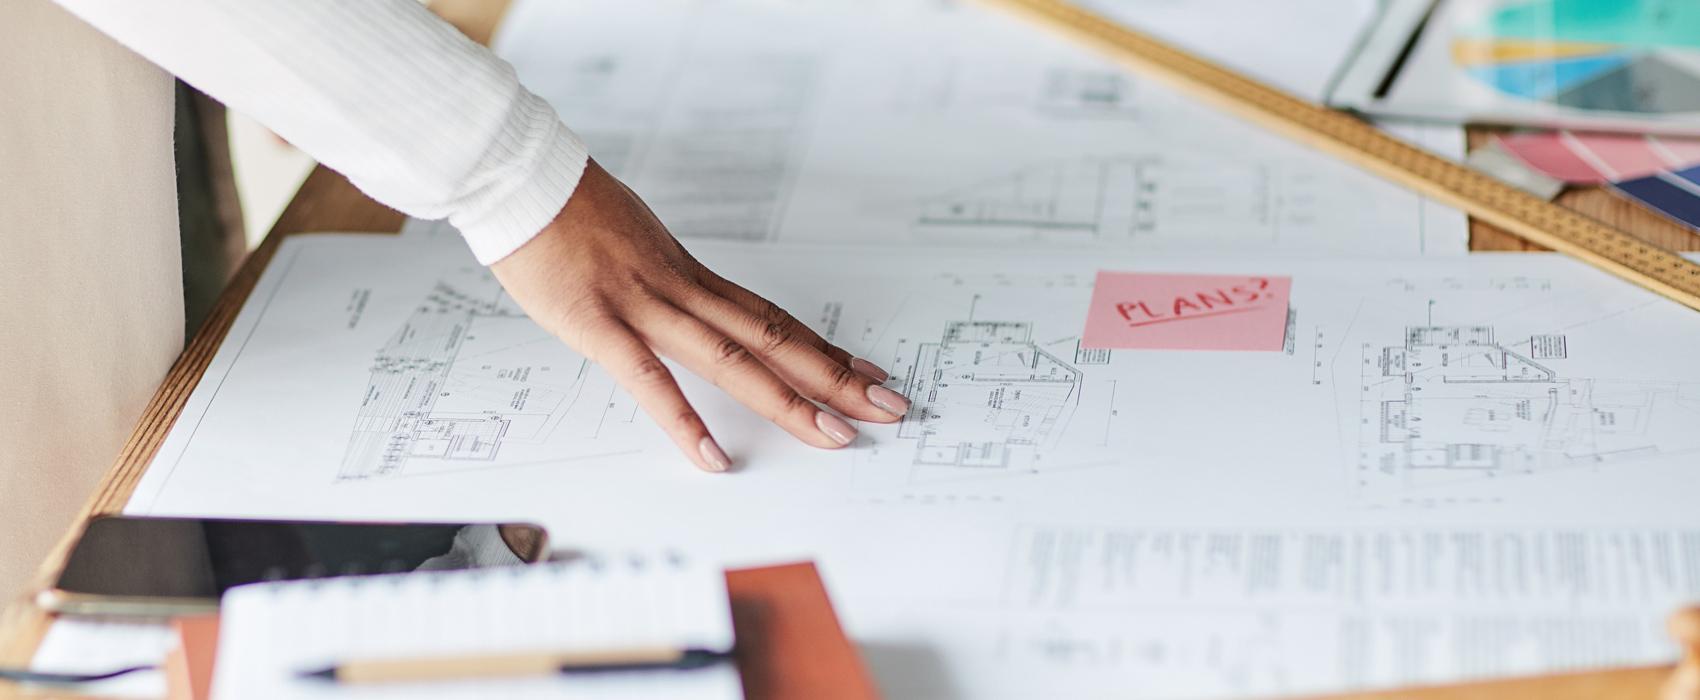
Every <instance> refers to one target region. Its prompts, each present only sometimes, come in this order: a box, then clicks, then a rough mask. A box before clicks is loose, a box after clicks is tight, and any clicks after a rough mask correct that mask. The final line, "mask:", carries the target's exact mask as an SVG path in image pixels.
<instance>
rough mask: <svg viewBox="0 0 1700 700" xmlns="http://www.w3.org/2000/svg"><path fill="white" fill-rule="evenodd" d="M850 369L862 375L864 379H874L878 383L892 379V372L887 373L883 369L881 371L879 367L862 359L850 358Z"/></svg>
mask: <svg viewBox="0 0 1700 700" xmlns="http://www.w3.org/2000/svg"><path fill="white" fill-rule="evenodd" d="M850 369H852V370H854V371H855V372H856V373H857V374H860V375H862V376H864V377H867V378H869V379H872V380H874V381H876V382H883V381H885V380H887V379H890V378H891V373H890V372H887V371H885V370H883V369H880V366H879V365H876V364H874V363H872V362H869V361H867V360H864V359H862V358H860V357H852V358H850Z"/></svg>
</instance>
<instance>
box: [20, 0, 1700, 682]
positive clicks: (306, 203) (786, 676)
mask: <svg viewBox="0 0 1700 700" xmlns="http://www.w3.org/2000/svg"><path fill="white" fill-rule="evenodd" d="M506 6H507V0H494V1H492V2H481V1H480V0H436V1H434V2H432V3H431V7H432V9H433V10H434V11H436V12H438V13H439V14H441V15H442V16H444V17H445V18H447V19H449V21H450V22H451V23H453V24H455V26H457V27H458V28H460V29H461V31H463V32H465V33H466V34H467V35H468V36H470V37H473V38H474V39H477V40H479V41H481V42H486V41H488V40H489V38H490V37H491V36H492V35H493V33H494V31H495V27H496V26H497V23H498V22H499V19H500V16H501V13H502V12H503V11H504V10H505V9H506ZM1491 133H1494V132H1493V131H1491V130H1484V129H1472V130H1471V143H1472V145H1474V144H1478V143H1480V142H1481V141H1482V140H1483V139H1485V138H1487V136H1488V135H1489V134H1491ZM1558 201H1559V202H1560V203H1561V204H1564V205H1565V206H1568V207H1570V208H1572V209H1575V210H1576V211H1578V212H1581V213H1583V214H1586V215H1589V216H1591V217H1594V218H1596V219H1598V220H1600V221H1602V222H1605V223H1607V224H1611V225H1614V226H1616V227H1618V228H1620V229H1622V230H1624V231H1626V232H1628V233H1630V234H1631V235H1634V236H1636V237H1638V238H1642V239H1643V240H1647V241H1650V242H1653V243H1656V244H1659V245H1661V246H1664V247H1667V248H1670V249H1674V250H1700V235H1696V234H1695V233H1693V232H1691V231H1689V230H1688V229H1686V228H1684V227H1682V226H1680V225H1678V224H1675V223H1672V222H1670V221H1669V220H1667V219H1665V218H1663V217H1662V216H1660V215H1658V214H1655V213H1652V212H1650V211H1647V210H1645V209H1643V208H1641V207H1640V206H1638V205H1636V204H1635V203H1633V202H1630V201H1628V200H1625V199H1622V198H1620V197H1617V196H1615V195H1613V194H1611V193H1610V192H1608V191H1604V190H1601V189H1598V188H1585V189H1581V190H1576V191H1571V192H1567V193H1565V194H1564V195H1562V196H1560V197H1559V199H1558ZM402 220H403V217H402V215H401V214H400V213H398V212H395V211H393V210H390V209H388V208H386V207H384V206H382V205H380V204H378V203H376V202H373V201H372V200H371V199H369V198H367V197H366V196H364V195H363V194H361V193H360V192H359V191H358V190H357V189H355V188H354V187H353V186H352V185H350V184H349V183H348V181H347V180H346V179H344V178H343V177H341V176H340V175H338V174H336V173H334V172H331V171H329V170H326V169H324V168H322V167H321V168H318V169H316V170H315V171H314V172H313V173H312V175H310V176H309V177H308V178H307V180H306V182H304V183H303V184H302V186H301V189H300V191H299V192H298V193H297V194H296V197H295V199H294V200H293V201H292V202H291V203H290V205H289V207H288V208H287V209H286V210H285V211H284V213H283V215H282V216H281V217H280V218H279V219H278V222H277V224H276V226H274V227H273V228H272V231H271V233H270V235H268V236H267V237H266V240H265V241H264V242H263V243H262V244H261V245H260V247H259V248H258V249H256V250H255V251H254V252H253V253H252V254H251V255H250V257H249V259H248V260H247V262H246V263H245V264H244V265H243V266H242V268H241V270H240V271H238V273H237V274H236V276H235V277H234V278H233V279H232V280H231V283H230V287H229V288H228V289H227V290H226V291H225V293H224V295H223V296H222V297H220V299H219V302H218V304H217V305H216V306H215V307H214V309H213V311H212V313H211V315H210V316H209V318H208V320H207V323H206V326H205V327H203V328H202V329H201V332H200V333H198V334H197V335H196V336H195V338H194V339H193V340H192V341H191V342H190V343H189V345H188V347H187V348H186V349H185V351H184V353H183V356H182V357H181V358H179V359H178V361H177V363H176V365H174V366H173V367H172V369H171V372H170V373H169V374H168V375H167V377H166V380H165V381H164V383H163V384H162V385H161V387H160V389H159V391H158V392H157V393H155V395H154V398H153V400H152V402H151V403H150V404H149V405H148V408H147V410H146V412H145V413H144V415H143V417H142V419H141V421H140V422H139V423H138V425H137V427H136V430H135V432H134V434H133V435H132V436H131V438H130V441H129V442H128V443H127V444H126V446H125V448H124V451H123V453H122V454H121V455H120V457H119V458H118V460H117V461H116V462H115V463H114V465H113V467H112V468H111V470H110V471H109V472H108V473H107V475H106V477H105V478H104V479H103V480H102V482H101V486H100V487H99V489H98V490H97V491H96V493H95V494H93V496H92V497H91V498H90V500H89V502H88V504H87V505H86V506H85V508H84V509H83V512H82V515H81V516H80V517H79V519H78V522H83V521H85V520H86V519H87V518H88V517H89V516H92V515H96V514H102V513H108V512H114V511H117V510H118V509H120V508H121V507H122V506H123V504H124V502H125V501H126V500H127V499H128V498H129V495H130V493H131V492H132V491H133V490H134V488H135V485H136V482H137V480H138V479H139V478H140V476H141V472H142V470H143V469H144V468H145V467H146V466H147V464H148V461H149V460H151V459H152V457H153V454H154V452H155V451H157V449H158V447H159V444H160V441H161V440H162V439H163V438H164V436H165V433H166V431H168V430H169V429H170V427H171V424H172V422H174V421H175V420H176V418H177V416H178V414H179V413H180V412H181V410H182V407H183V404H184V402H185V400H186V399H187V398H188V395H189V392H190V391H191V390H193V388H194V386H195V384H196V382H197V381H198V380H199V378H200V376H201V373H202V372H203V371H204V370H205V369H206V366H207V363H208V362H209V361H210V360H211V358H212V354H213V352H214V351H215V350H216V349H217V348H218V345H219V343H220V342H221V341H222V340H223V339H224V336H225V333H226V332H227V331H228V330H229V328H230V324H231V322H232V321H234V320H235V315H236V312H237V311H238V310H240V308H241V306H242V302H243V301H244V300H245V299H246V298H247V296H248V293H249V292H250V291H252V289H253V287H254V283H255V282H256V281H257V280H258V278H259V274H260V272H261V271H262V270H264V269H265V265H266V264H267V263H268V262H269V261H270V260H271V257H272V255H273V254H274V253H275V252H276V250H277V246H278V244H279V242H280V241H281V240H282V238H283V236H286V235H290V234H295V233H303V232H310V231H366V232H375V233H393V232H395V231H397V230H398V229H399V228H400V226H401V223H402ZM1470 233H1471V236H1470V248H1471V249H1472V250H1484V251H1485V250H1513V251H1526V250H1538V248H1537V247H1535V246H1532V245H1530V244H1527V243H1525V242H1523V241H1522V240H1521V239H1519V238H1516V237H1514V236H1512V235H1510V234H1508V233H1506V232H1504V231H1501V230H1499V229H1496V228H1494V227H1492V226H1488V225H1486V224H1482V223H1479V222H1471V231H1470ZM78 531H80V526H79V528H77V530H76V531H73V532H70V533H67V535H66V537H65V538H64V539H63V540H62V541H61V543H60V545H59V547H58V548H57V549H56V550H55V551H54V553H53V554H52V555H51V556H50V557H49V558H48V559H47V560H46V561H45V562H44V563H43V565H42V568H41V572H40V573H39V575H38V576H39V582H40V583H41V584H45V583H47V582H48V581H50V580H51V577H52V575H53V574H54V573H55V572H57V571H58V569H59V567H60V566H61V565H62V563H63V561H64V557H65V554H66V553H67V552H68V548H69V546H70V544H71V543H72V542H73V541H74V538H75V536H76V534H78ZM735 576H736V574H733V575H729V577H728V581H729V585H730V586H731V587H732V589H733V590H732V593H733V597H734V607H735V610H738V607H737V606H738V603H737V602H736V601H737V599H738V598H739V592H738V591H739V590H740V588H741V586H742V584H740V583H738V579H736V578H734V577H735ZM817 588H818V586H817ZM811 595H812V594H811ZM821 595H824V591H823V592H822V593H821ZM764 610H768V609H766V608H764V607H763V604H759V603H757V604H753V605H752V604H748V603H746V604H745V605H744V606H743V608H742V610H739V611H737V612H735V615H736V616H738V617H737V624H739V625H741V626H742V625H750V624H766V623H767V622H774V621H775V620H773V619H772V618H771V613H770V612H764ZM764 615H766V616H768V617H766V618H764V617H763V616H764ZM777 622H778V623H780V624H781V625H784V624H796V625H799V626H806V625H807V624H814V623H806V622H804V621H801V620H783V619H781V620H777ZM834 624H835V625H836V622H834ZM47 625H48V617H47V616H46V615H45V614H43V613H42V612H41V611H40V610H38V609H36V608H34V607H33V606H32V605H30V604H29V601H28V600H27V599H26V598H25V597H23V596H19V597H17V598H15V599H13V600H12V601H11V604H10V605H8V606H7V607H6V610H5V612H4V614H3V616H0V663H6V664H19V663H22V662H27V660H28V659H29V658H30V656H31V655H32V654H33V653H34V649H35V648H36V646H37V645H38V644H39V642H40V639H41V635H42V634H43V633H44V632H45V631H46V629H47ZM741 629H742V627H741ZM776 634H778V635H779V636H778V637H775V638H776V639H794V638H802V637H800V636H797V635H801V634H804V632H803V631H800V630H781V631H779V632H777V633H776ZM749 653H756V652H753V651H752V652H749ZM770 670H771V671H772V675H762V674H754V675H751V674H746V677H745V682H746V684H747V685H748V686H749V687H750V688H751V689H752V691H751V694H750V697H752V698H757V697H845V698H862V697H875V696H876V695H875V694H876V692H877V691H876V690H875V689H874V687H873V685H872V682H871V681H870V680H869V679H868V677H867V675H866V673H865V672H863V673H861V674H860V675H859V676H856V677H852V676H850V675H847V674H848V671H846V670H843V669H841V668H839V667H836V666H832V665H830V664H825V663H821V664H813V663H805V664H803V665H800V666H798V667H796V668H786V669H770ZM1669 670H1670V667H1669V666H1653V667H1642V668H1631V669H1622V670H1613V671H1604V672H1594V673H1578V674H1565V675H1555V676H1547V677H1541V678H1531V679H1516V680H1505V681H1494V682H1489V683H1475V684H1465V685H1456V686H1439V687H1430V688H1413V689H1409V690H1400V691H1391V692H1380V693H1360V694H1348V695H1339V696H1331V698H1330V699H1329V700H1343V699H1345V698H1352V699H1354V700H1478V699H1486V698H1494V699H1495V700H1500V699H1506V698H1509V699H1513V700H1523V699H1526V700H1571V699H1575V700H1582V699H1583V698H1587V699H1589V700H1619V699H1621V700H1628V699H1630V698H1637V699H1640V698H1651V697H1654V696H1655V695H1656V693H1657V689H1658V686H1659V685H1660V684H1661V683H1663V682H1664V679H1665V678H1666V677H1667V676H1668V675H1669ZM801 687H810V688H816V687H833V688H835V690H834V692H842V693H843V694H841V695H831V694H808V695H797V694H790V693H786V694H783V695H772V694H769V693H771V692H775V691H783V690H786V689H792V688H801ZM20 692H21V691H20V690H19V689H17V688H16V687H15V686H9V685H3V684H0V697H11V696H13V695H15V694H18V693H20ZM1130 694H1132V695H1137V691H1132V692H1130ZM27 697H29V698H41V697H69V696H68V695H66V694H65V693H64V692H63V691H57V692H54V691H37V692H31V693H29V694H28V695H27Z"/></svg>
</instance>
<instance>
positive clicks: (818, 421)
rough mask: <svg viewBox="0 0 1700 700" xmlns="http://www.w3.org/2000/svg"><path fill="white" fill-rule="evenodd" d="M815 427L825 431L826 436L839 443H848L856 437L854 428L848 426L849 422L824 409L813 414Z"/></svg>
mask: <svg viewBox="0 0 1700 700" xmlns="http://www.w3.org/2000/svg"><path fill="white" fill-rule="evenodd" d="M815 427H816V428H820V431H821V432H823V433H826V436H827V437H829V438H832V441H833V442H836V443H838V444H840V445H848V444H850V441H851V440H855V439H856V429H855V428H852V427H850V424H849V423H846V422H844V419H843V418H839V417H838V416H835V415H832V414H831V413H827V412H826V411H821V412H820V413H816V414H815Z"/></svg>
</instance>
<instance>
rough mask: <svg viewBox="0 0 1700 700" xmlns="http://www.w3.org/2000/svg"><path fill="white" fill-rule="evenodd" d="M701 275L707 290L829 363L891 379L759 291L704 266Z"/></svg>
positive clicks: (875, 378)
mask: <svg viewBox="0 0 1700 700" xmlns="http://www.w3.org/2000/svg"><path fill="white" fill-rule="evenodd" d="M701 276H702V281H703V286H705V287H708V288H709V290H711V291H713V292H714V293H716V294H719V295H720V296H721V297H724V298H726V299H728V300H730V301H731V302H732V303H734V304H736V305H738V307H740V308H742V309H743V310H744V311H745V312H747V313H750V314H752V315H754V316H755V317H757V318H759V319H764V320H766V321H767V323H777V324H780V325H781V326H783V327H784V328H785V329H786V331H787V332H789V333H790V335H791V336H793V337H795V338H797V339H799V340H801V341H802V342H803V343H804V344H805V345H807V346H809V347H812V348H814V349H815V350H818V351H820V352H821V354H823V355H825V356H826V357H827V358H828V359H830V360H832V361H833V362H835V363H838V364H840V365H843V366H845V367H848V368H850V369H852V370H854V371H855V372H856V373H858V374H861V375H863V376H866V377H867V378H868V379H871V380H873V381H874V382H876V383H882V382H884V381H885V380H887V379H890V378H891V374H890V373H889V372H886V371H885V370H883V369H880V367H879V365H876V364H874V363H872V362H869V361H867V360H864V359H862V358H860V357H854V356H852V355H851V354H850V353H849V352H846V351H845V350H844V349H843V348H840V347H838V346H836V345H833V344H832V343H828V342H826V339H825V338H822V337H820V334H818V333H815V331H814V329H812V328H809V327H808V326H806V325H803V323H802V322H801V321H798V320H797V319H796V317H794V316H792V315H791V314H789V313H786V312H785V310H784V309H782V308H779V305H778V304H775V303H773V302H771V301H768V300H767V299H765V298H763V297H762V296H761V295H760V294H756V293H755V292H752V291H750V290H748V289H744V288H743V287H741V286H738V285H737V284H736V283H733V282H732V281H730V280H728V279H726V278H724V277H721V276H720V275H717V274H714V272H713V271H711V270H708V269H706V268H705V269H703V270H702V272H701ZM764 325H765V324H764Z"/></svg>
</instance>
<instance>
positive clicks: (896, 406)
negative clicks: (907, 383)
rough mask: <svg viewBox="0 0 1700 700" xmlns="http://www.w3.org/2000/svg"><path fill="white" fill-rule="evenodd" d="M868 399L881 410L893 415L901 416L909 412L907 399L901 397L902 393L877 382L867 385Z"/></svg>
mask: <svg viewBox="0 0 1700 700" xmlns="http://www.w3.org/2000/svg"><path fill="white" fill-rule="evenodd" d="M868 401H869V402H871V403H873V405H875V406H878V407H880V410H881V411H885V412H886V413H890V414H891V415H894V416H901V415H903V414H905V413H908V412H909V399H906V398H903V395H902V394H899V393H897V392H895V391H892V390H890V389H887V388H885V387H883V386H880V385H878V384H869V385H868Z"/></svg>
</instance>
